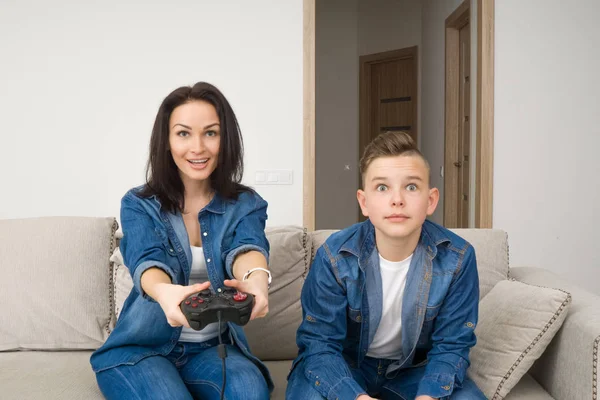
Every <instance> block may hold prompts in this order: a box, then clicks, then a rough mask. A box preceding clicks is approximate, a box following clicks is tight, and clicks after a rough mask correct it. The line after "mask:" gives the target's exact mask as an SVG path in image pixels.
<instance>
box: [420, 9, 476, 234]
mask: <svg viewBox="0 0 600 400" xmlns="http://www.w3.org/2000/svg"><path fill="white" fill-rule="evenodd" d="M462 2H463V0H443V1H442V0H423V2H422V5H423V21H422V43H423V45H422V52H421V53H422V64H421V65H422V67H421V72H422V78H421V81H422V82H423V83H422V91H421V114H422V115H423V117H422V118H421V149H422V151H423V154H424V156H425V158H427V160H428V161H429V164H430V165H431V184H432V185H433V186H435V187H437V188H438V189H439V191H440V202H439V203H438V206H437V209H436V211H435V213H434V214H433V216H432V217H431V219H432V220H433V221H435V222H437V223H439V224H441V223H443V221H444V212H443V211H444V178H443V176H442V175H441V173H440V170H441V168H442V166H443V165H444V118H445V92H446V89H445V87H446V83H445V82H446V78H445V74H446V72H445V64H446V61H445V60H446V56H445V52H446V47H445V46H446V45H445V43H446V18H448V17H449V16H450V14H452V13H453V12H454V10H456V9H457V8H458V7H459V6H460V5H461V4H462ZM470 8H471V10H470V12H471V18H470V25H471V26H470V28H471V79H470V80H471V82H472V84H471V160H475V157H476V154H475V150H476V148H475V145H476V142H475V133H476V132H475V129H476V126H477V112H476V109H477V108H476V107H477V85H476V82H477V56H476V55H477V18H476V16H477V1H476V0H471V4H470ZM474 181H475V163H472V164H471V182H474ZM471 199H475V185H474V184H471ZM471 205H472V206H473V205H474V201H472V202H471ZM470 214H471V215H470V218H469V219H470V221H469V224H470V226H474V222H473V220H474V207H471V213H470Z"/></svg>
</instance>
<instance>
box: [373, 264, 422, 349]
mask: <svg viewBox="0 0 600 400" xmlns="http://www.w3.org/2000/svg"><path fill="white" fill-rule="evenodd" d="M412 256H413V255H412V254H411V255H410V256H409V257H408V258H407V259H405V260H402V261H396V262H393V261H388V260H386V259H385V258H383V257H381V254H380V255H379V269H380V271H381V286H382V288H383V294H382V296H383V307H382V310H381V321H379V326H378V327H377V331H376V332H375V337H374V338H373V341H372V342H371V345H370V346H369V350H368V351H367V356H369V357H374V358H386V359H390V360H398V359H400V358H402V296H403V295H404V288H405V287H406V276H407V274H408V267H410V260H412Z"/></svg>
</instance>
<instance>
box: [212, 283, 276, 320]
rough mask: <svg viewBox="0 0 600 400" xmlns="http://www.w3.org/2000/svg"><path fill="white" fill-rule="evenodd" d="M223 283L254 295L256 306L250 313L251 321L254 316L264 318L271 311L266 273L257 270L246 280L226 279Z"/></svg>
mask: <svg viewBox="0 0 600 400" xmlns="http://www.w3.org/2000/svg"><path fill="white" fill-rule="evenodd" d="M223 283H224V284H225V286H229V287H231V288H235V289H237V290H238V291H240V292H245V293H250V294H252V295H254V307H252V314H251V315H250V320H251V321H252V320H253V319H254V318H262V317H264V316H266V315H267V313H268V312H269V284H268V282H267V275H266V274H261V273H259V272H256V273H253V274H252V275H250V277H248V279H246V280H245V281H238V280H237V279H226V280H225V281H224V282H223Z"/></svg>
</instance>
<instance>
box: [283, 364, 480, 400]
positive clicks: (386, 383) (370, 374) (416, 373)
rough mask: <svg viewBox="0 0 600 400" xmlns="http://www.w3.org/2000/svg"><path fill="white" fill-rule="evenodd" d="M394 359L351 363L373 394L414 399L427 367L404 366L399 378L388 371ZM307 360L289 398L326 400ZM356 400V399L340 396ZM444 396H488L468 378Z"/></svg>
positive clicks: (456, 399) (386, 399)
mask: <svg viewBox="0 0 600 400" xmlns="http://www.w3.org/2000/svg"><path fill="white" fill-rule="evenodd" d="M392 362H393V360H384V359H376V358H371V357H365V360H364V361H363V362H362V363H361V365H360V368H352V367H350V371H351V372H352V376H353V377H354V380H355V381H356V382H358V384H359V385H360V386H361V387H362V388H363V389H365V392H366V393H367V394H368V395H369V396H371V397H376V398H378V399H383V400H414V399H415V397H416V396H417V389H418V387H419V382H420V380H421V377H422V376H423V374H424V371H425V367H417V368H410V369H406V370H402V371H401V372H400V373H399V374H398V375H397V376H396V377H395V378H393V379H387V378H386V377H385V371H386V370H387V367H388V365H390V364H391V363H392ZM303 364H304V362H303V361H301V362H300V363H299V364H298V365H296V367H295V368H294V370H293V371H292V374H291V375H290V377H289V379H288V386H287V390H286V394H285V398H286V400H323V399H324V397H323V396H321V394H320V393H319V392H317V390H316V389H315V388H314V387H313V384H312V383H311V382H309V381H308V380H307V379H306V377H305V375H304V366H303ZM339 400H354V399H339ZM443 400H486V397H485V396H484V394H483V393H481V390H479V388H478V387H477V385H475V383H474V382H473V381H472V380H470V379H469V378H465V380H464V381H463V384H462V388H461V389H455V390H454V391H453V392H452V395H450V397H445V398H444V399H443Z"/></svg>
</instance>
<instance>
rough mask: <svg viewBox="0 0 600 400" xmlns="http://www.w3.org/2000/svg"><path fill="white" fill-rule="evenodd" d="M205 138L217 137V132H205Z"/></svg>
mask: <svg viewBox="0 0 600 400" xmlns="http://www.w3.org/2000/svg"><path fill="white" fill-rule="evenodd" d="M206 136H209V137H212V136H217V132H215V131H206Z"/></svg>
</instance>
